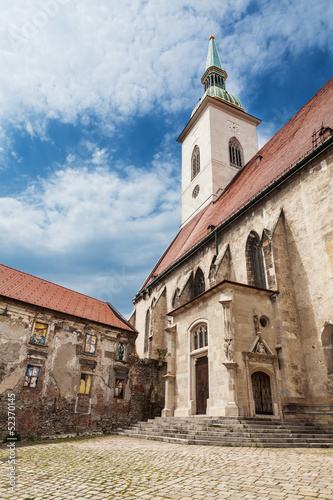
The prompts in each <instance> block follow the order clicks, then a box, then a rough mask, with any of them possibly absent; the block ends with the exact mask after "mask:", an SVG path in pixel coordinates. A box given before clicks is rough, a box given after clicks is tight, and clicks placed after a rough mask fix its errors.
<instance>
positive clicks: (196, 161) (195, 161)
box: [192, 146, 200, 180]
mask: <svg viewBox="0 0 333 500" xmlns="http://www.w3.org/2000/svg"><path fill="white" fill-rule="evenodd" d="M199 172H200V149H199V146H195V148H194V150H193V153H192V180H193V179H194V177H195V176H196V175H198V173H199Z"/></svg>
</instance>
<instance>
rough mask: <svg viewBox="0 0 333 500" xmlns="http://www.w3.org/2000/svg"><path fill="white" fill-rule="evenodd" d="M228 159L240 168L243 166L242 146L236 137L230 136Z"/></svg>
mask: <svg viewBox="0 0 333 500" xmlns="http://www.w3.org/2000/svg"><path fill="white" fill-rule="evenodd" d="M229 160H230V165H233V166H234V167H238V168H241V167H242V166H243V151H242V146H241V145H240V143H239V142H238V141H237V139H236V137H232V138H231V139H230V141H229Z"/></svg>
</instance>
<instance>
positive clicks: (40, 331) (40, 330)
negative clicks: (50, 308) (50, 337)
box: [31, 323, 48, 345]
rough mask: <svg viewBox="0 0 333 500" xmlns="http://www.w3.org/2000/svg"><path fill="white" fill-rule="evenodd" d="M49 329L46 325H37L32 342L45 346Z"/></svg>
mask: <svg viewBox="0 0 333 500" xmlns="http://www.w3.org/2000/svg"><path fill="white" fill-rule="evenodd" d="M47 329H48V325H46V324H45V323H35V328H34V332H33V334H32V338H31V342H32V343H33V344H39V345H44V344H45V339H46V333H47Z"/></svg>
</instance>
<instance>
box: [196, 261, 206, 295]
mask: <svg viewBox="0 0 333 500" xmlns="http://www.w3.org/2000/svg"><path fill="white" fill-rule="evenodd" d="M204 291H205V277H204V274H203V272H202V271H201V269H200V267H198V269H197V272H196V273H195V277H194V283H193V297H196V296H197V295H200V293H203V292H204Z"/></svg>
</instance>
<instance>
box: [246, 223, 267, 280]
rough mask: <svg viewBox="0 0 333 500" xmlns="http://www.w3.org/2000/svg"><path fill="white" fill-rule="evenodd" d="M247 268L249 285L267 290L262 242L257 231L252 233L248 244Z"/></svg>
mask: <svg viewBox="0 0 333 500" xmlns="http://www.w3.org/2000/svg"><path fill="white" fill-rule="evenodd" d="M246 267H247V281H248V284H249V285H254V286H258V287H260V288H266V279H265V267H264V259H263V254H262V247H261V241H260V238H259V236H258V234H257V233H256V232H255V231H251V232H250V234H249V237H248V239H247V242H246Z"/></svg>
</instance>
